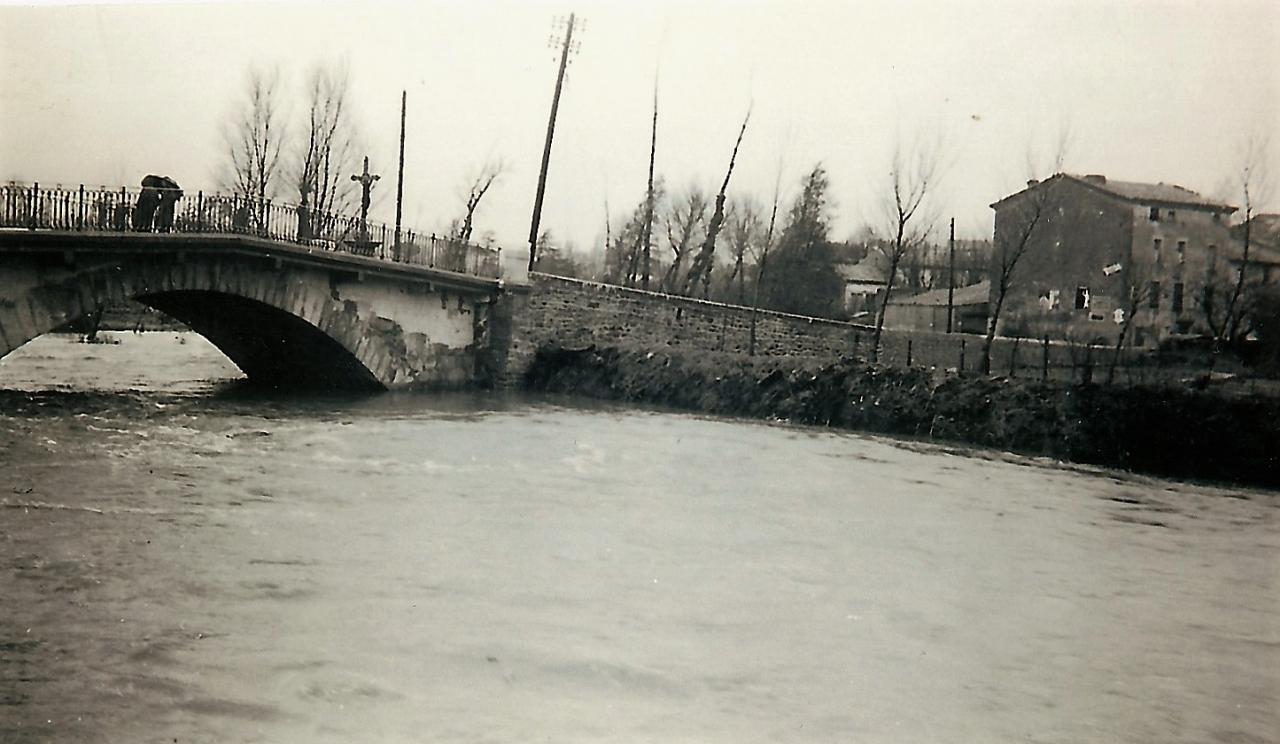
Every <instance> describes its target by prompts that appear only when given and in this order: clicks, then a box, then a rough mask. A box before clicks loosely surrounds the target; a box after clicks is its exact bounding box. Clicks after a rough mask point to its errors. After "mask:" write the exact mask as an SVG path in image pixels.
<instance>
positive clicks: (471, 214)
mask: <svg viewBox="0 0 1280 744" xmlns="http://www.w3.org/2000/svg"><path fill="white" fill-rule="evenodd" d="M505 168H506V166H505V165H504V164H503V162H502V159H501V158H499V159H497V160H490V161H488V162H486V163H485V164H484V165H483V166H481V168H480V170H479V172H477V173H476V177H475V179H474V180H472V181H471V187H470V189H469V191H468V193H467V197H466V200H465V209H466V211H465V212H464V213H463V215H462V218H461V219H460V220H458V221H457V222H456V223H455V224H456V225H457V228H456V229H455V230H454V236H455V237H456V238H457V239H458V240H461V241H463V242H466V241H468V240H471V229H472V223H473V221H474V219H475V214H476V209H478V208H479V207H480V201H481V200H482V199H484V195H485V194H487V193H489V188H490V187H492V186H493V184H494V182H495V181H497V180H498V178H499V177H500V176H502V173H503V171H504V170H505Z"/></svg>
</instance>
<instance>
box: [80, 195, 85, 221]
mask: <svg viewBox="0 0 1280 744" xmlns="http://www.w3.org/2000/svg"><path fill="white" fill-rule="evenodd" d="M84 209H85V207H84V184H80V230H81V231H83V230H84Z"/></svg>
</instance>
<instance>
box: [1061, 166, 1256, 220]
mask: <svg viewBox="0 0 1280 744" xmlns="http://www.w3.org/2000/svg"><path fill="white" fill-rule="evenodd" d="M1062 175H1064V176H1066V177H1067V178H1074V179H1075V180H1077V181H1082V182H1084V183H1086V184H1089V185H1090V186H1093V187H1094V188H1096V189H1099V190H1101V191H1106V192H1108V193H1111V194H1114V195H1116V196H1118V197H1120V198H1121V199H1128V200H1129V201H1136V202H1143V203H1144V204H1150V203H1152V202H1159V203H1161V204H1185V205H1187V206H1192V207H1211V208H1215V209H1223V210H1228V211H1235V207H1233V206H1231V205H1230V204H1225V203H1223V202H1220V201H1217V200H1216V199H1209V198H1207V197H1204V196H1201V195H1200V194H1197V193H1196V192H1194V191H1192V190H1191V189H1187V188H1183V187H1182V186H1179V185H1177V184H1174V183H1139V182H1138V181H1113V180H1111V179H1109V178H1107V177H1106V176H1099V175H1088V176H1078V175H1074V174H1071V173H1063V174H1062Z"/></svg>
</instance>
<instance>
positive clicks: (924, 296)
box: [889, 279, 991, 306]
mask: <svg viewBox="0 0 1280 744" xmlns="http://www.w3.org/2000/svg"><path fill="white" fill-rule="evenodd" d="M990 297H991V280H989V279H987V280H984V281H980V282H978V283H977V284H970V285H969V286H967V287H956V288H955V296H954V298H953V301H952V304H954V305H985V304H987V302H988V301H989V299H990ZM889 304H891V305H943V306H945V305H946V304H947V290H946V289H945V288H944V289H931V290H929V291H928V292H921V293H920V294H917V295H911V296H910V297H895V298H893V299H892V300H891V301H890V303H889Z"/></svg>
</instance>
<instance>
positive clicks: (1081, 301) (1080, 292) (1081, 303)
mask: <svg viewBox="0 0 1280 744" xmlns="http://www.w3.org/2000/svg"><path fill="white" fill-rule="evenodd" d="M1076 309H1077V310H1088V309H1089V288H1088V287H1076Z"/></svg>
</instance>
